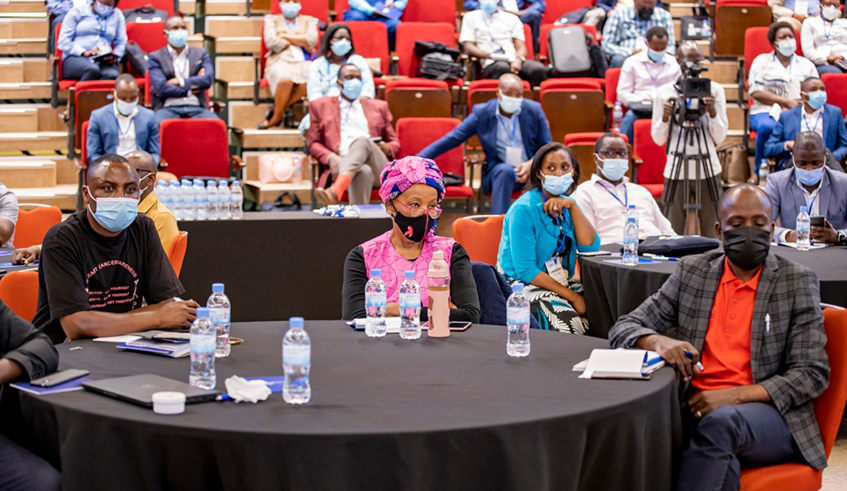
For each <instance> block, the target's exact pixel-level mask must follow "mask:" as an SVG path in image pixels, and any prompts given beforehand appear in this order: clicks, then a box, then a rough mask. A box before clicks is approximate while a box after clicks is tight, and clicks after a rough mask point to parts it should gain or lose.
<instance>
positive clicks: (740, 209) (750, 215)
mask: <svg viewBox="0 0 847 491" xmlns="http://www.w3.org/2000/svg"><path fill="white" fill-rule="evenodd" d="M772 210H773V205H772V204H771V200H770V198H768V195H767V194H765V191H764V190H763V189H762V188H760V187H759V186H755V185H753V184H748V183H744V184H738V185H737V186H733V187H731V188H729V189H728V190H727V191H726V192H725V193H723V196H721V198H720V200H719V201H718V223H717V224H715V230H716V231H717V234H718V237H723V232H725V231H727V230H732V229H735V228H740V227H758V228H761V229H765V230H768V231H772V228H773V227H772V225H773V223H772V220H771V213H772Z"/></svg>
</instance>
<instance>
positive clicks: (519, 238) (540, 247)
mask: <svg viewBox="0 0 847 491" xmlns="http://www.w3.org/2000/svg"><path fill="white" fill-rule="evenodd" d="M566 199H571V198H566ZM577 206H579V205H577ZM557 222H558V225H557V224H556V223H555V222H554V221H553V219H552V218H551V217H550V216H549V215H547V214H546V213H544V198H543V197H542V195H541V191H540V190H538V189H533V190H532V191H528V192H526V193H524V194H523V196H521V197H520V198H518V200H517V201H515V202H514V203H513V204H512V206H511V207H510V208H509V211H508V212H506V218H505V219H504V221H503V235H502V237H501V238H500V250H499V251H498V253H497V265H498V266H500V268H501V269H502V270H503V272H504V273H506V275H507V276H509V277H510V278H512V279H515V280H518V281H520V282H522V283H524V284H527V285H528V284H529V283H530V282H531V281H532V280H533V279H535V277H536V276H538V273H540V272H542V271H544V272H546V267H545V265H544V263H546V262H547V260H548V259H550V258H552V257H553V255H554V254H555V253H556V250H557V248H559V247H560V246H561V243H560V242H559V236H560V235H562V233H564V238H563V240H564V239H565V238H569V239H570V244H571V247H570V249H569V250H565V251H563V256H564V257H563V261H562V266H563V267H565V268H567V270H568V278H570V277H572V276H573V273H574V269H576V252H577V251H579V252H588V251H597V250H600V237H599V236H598V235H597V234H595V235H594V242H593V243H592V244H591V245H587V246H585V245H582V244H580V243H578V242H577V240H576V231H575V230H574V225H573V221H572V220H571V215H570V213H569V212H565V213H564V215H563V216H562V217H561V218H559V219H558V220H557Z"/></svg>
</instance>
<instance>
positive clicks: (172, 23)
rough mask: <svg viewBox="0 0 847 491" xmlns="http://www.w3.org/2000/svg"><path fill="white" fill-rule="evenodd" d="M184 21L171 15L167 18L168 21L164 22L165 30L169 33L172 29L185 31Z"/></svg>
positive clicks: (179, 16)
mask: <svg viewBox="0 0 847 491" xmlns="http://www.w3.org/2000/svg"><path fill="white" fill-rule="evenodd" d="M185 28H186V26H185V19H183V18H182V16H181V15H172V16H170V17H168V20H166V21H165V30H166V31H171V30H173V29H185Z"/></svg>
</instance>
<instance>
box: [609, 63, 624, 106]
mask: <svg viewBox="0 0 847 491" xmlns="http://www.w3.org/2000/svg"><path fill="white" fill-rule="evenodd" d="M620 78H621V69H620V68H609V69H608V70H606V102H608V103H609V104H614V103H616V102H618V80H620Z"/></svg>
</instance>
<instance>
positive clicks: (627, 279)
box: [579, 244, 847, 338]
mask: <svg viewBox="0 0 847 491" xmlns="http://www.w3.org/2000/svg"><path fill="white" fill-rule="evenodd" d="M601 249H603V250H606V251H612V252H619V251H620V246H619V245H616V244H609V245H604V246H602V247H601ZM771 254H776V255H779V256H782V257H784V258H786V259H789V260H791V261H794V262H795V263H798V264H802V265H803V266H806V267H807V268H809V269H810V270H812V271H814V272H815V274H816V275H817V276H818V280H819V281H820V287H821V302H824V303H829V304H833V305H839V306H842V307H847V247H843V246H832V247H827V248H824V249H816V250H812V251H805V252H804V251H798V250H796V249H793V248H791V247H784V246H771ZM609 259H610V258H609V257H603V256H598V257H580V258H579V271H580V275H581V277H582V284H583V287H584V291H583V295H584V297H585V310H586V313H587V316H588V325H589V330H588V332H587V334H590V335H592V336H597V337H601V338H607V337H608V334H609V329H611V327H612V326H613V325H614V324H615V321H617V319H618V317H620V316H622V315H624V314H628V313H630V312H632V311H633V310H635V308H636V307H638V306H639V305H641V303H642V302H643V301H644V300H646V299H647V298H648V297H649V296H650V295H652V294H654V293H656V292H657V291H658V290H659V288H661V286H662V285H663V284H664V283H665V280H667V279H668V278H669V277H670V276H671V274H673V272H674V271H675V270H676V265H677V263H676V262H674V261H657V262H655V263H652V264H639V265H638V266H637V267H629V266H623V265H621V264H613V263H608V262H606V261H607V260H609ZM615 259H620V258H615Z"/></svg>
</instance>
